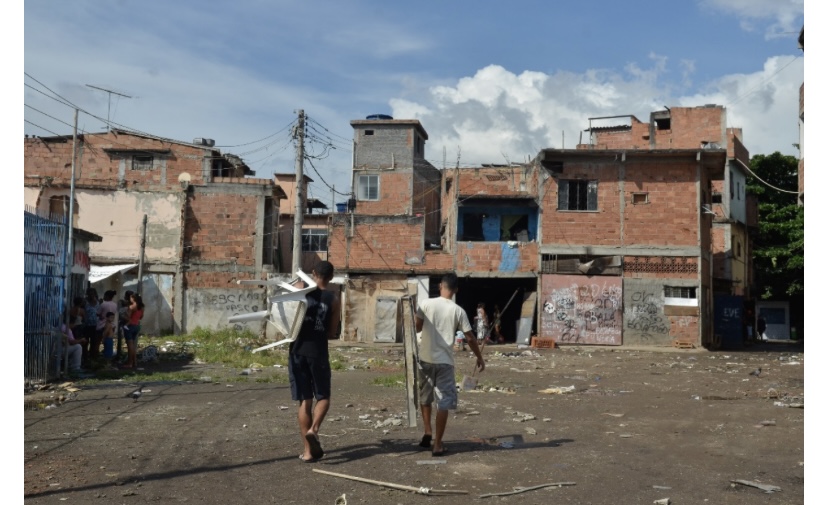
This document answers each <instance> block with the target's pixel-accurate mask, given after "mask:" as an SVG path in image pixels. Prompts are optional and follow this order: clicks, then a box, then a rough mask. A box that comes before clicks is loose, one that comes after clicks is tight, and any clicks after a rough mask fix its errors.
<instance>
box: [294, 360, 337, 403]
mask: <svg viewBox="0 0 828 505" xmlns="http://www.w3.org/2000/svg"><path fill="white" fill-rule="evenodd" d="M288 375H289V376H290V396H291V398H293V400H294V401H297V402H301V401H302V400H310V399H312V398H316V399H317V400H324V399H325V398H330V397H331V364H330V362H329V361H328V357H327V356H326V357H324V358H309V357H307V356H299V355H296V354H293V353H291V354H290V357H289V359H288Z"/></svg>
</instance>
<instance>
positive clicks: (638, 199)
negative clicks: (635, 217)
mask: <svg viewBox="0 0 828 505" xmlns="http://www.w3.org/2000/svg"><path fill="white" fill-rule="evenodd" d="M632 203H633V205H638V204H642V203H650V194H649V193H633V194H632Z"/></svg>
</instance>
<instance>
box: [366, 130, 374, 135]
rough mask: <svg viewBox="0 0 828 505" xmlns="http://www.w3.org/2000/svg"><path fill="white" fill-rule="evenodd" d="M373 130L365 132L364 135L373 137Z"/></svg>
mask: <svg viewBox="0 0 828 505" xmlns="http://www.w3.org/2000/svg"><path fill="white" fill-rule="evenodd" d="M373 134H374V130H365V135H373Z"/></svg>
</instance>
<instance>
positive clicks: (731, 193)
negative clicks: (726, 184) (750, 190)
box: [730, 172, 733, 200]
mask: <svg viewBox="0 0 828 505" xmlns="http://www.w3.org/2000/svg"><path fill="white" fill-rule="evenodd" d="M730 199H731V200H733V172H730Z"/></svg>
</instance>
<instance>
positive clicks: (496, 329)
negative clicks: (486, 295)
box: [474, 303, 505, 344]
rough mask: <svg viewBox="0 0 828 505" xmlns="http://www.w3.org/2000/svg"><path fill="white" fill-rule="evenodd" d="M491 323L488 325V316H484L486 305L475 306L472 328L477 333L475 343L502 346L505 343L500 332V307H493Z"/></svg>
mask: <svg viewBox="0 0 828 505" xmlns="http://www.w3.org/2000/svg"><path fill="white" fill-rule="evenodd" d="M493 315H494V318H493V322H492V324H491V325H490V324H489V316H488V315H487V314H486V304H485V303H478V304H477V315H475V316H474V326H475V330H476V331H477V343H478V344H482V343H483V342H486V343H487V344H502V343H504V342H505V338H504V337H503V334H502V333H501V332H500V329H501V326H500V324H501V323H500V317H501V313H500V307H499V306H498V305H495V306H494V314H493Z"/></svg>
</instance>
